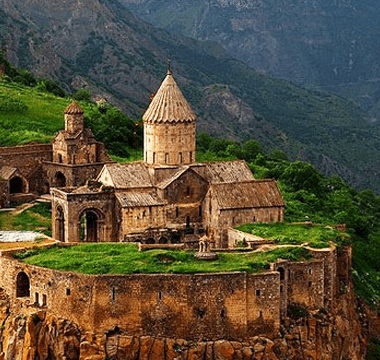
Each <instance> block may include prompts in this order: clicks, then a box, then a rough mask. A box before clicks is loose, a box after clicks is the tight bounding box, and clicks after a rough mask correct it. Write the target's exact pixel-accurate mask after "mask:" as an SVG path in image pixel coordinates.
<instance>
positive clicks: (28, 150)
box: [0, 144, 53, 192]
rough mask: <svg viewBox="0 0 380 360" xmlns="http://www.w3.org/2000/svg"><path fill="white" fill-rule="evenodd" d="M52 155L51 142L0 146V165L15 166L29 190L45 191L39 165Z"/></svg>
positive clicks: (49, 159)
mask: <svg viewBox="0 0 380 360" xmlns="http://www.w3.org/2000/svg"><path fill="white" fill-rule="evenodd" d="M52 156H53V153H52V145H51V144H40V145H25V146H5V147H0V167H1V166H11V167H14V168H17V169H18V170H19V171H20V173H21V175H22V176H23V177H24V178H25V179H26V180H27V181H28V185H29V192H40V191H47V188H46V185H45V183H44V179H43V176H41V171H42V169H41V165H42V162H43V161H51V160H52Z"/></svg>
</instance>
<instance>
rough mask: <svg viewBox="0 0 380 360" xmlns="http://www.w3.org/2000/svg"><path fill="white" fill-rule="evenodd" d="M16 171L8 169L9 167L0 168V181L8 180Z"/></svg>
mask: <svg viewBox="0 0 380 360" xmlns="http://www.w3.org/2000/svg"><path fill="white" fill-rule="evenodd" d="M16 171H17V169H16V168H14V167H10V166H2V167H0V180H10V179H11V178H12V176H13V175H14V173H15V172H16Z"/></svg>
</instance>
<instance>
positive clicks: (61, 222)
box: [55, 206, 65, 241]
mask: <svg viewBox="0 0 380 360" xmlns="http://www.w3.org/2000/svg"><path fill="white" fill-rule="evenodd" d="M55 227H56V230H55V232H56V233H55V237H56V239H57V240H59V241H65V214H64V213H63V209H62V208H61V207H60V206H58V207H57V210H56V215H55Z"/></svg>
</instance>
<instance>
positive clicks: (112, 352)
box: [0, 288, 367, 360]
mask: <svg viewBox="0 0 380 360" xmlns="http://www.w3.org/2000/svg"><path fill="white" fill-rule="evenodd" d="M0 298H1V299H0V321H1V324H2V325H1V329H0V360H37V359H38V360H55V359H57V360H58V359H59V360H106V359H108V360H111V359H112V360H157V359H163V360H185V359H186V360H233V359H234V360H259V359H260V360H280V359H281V360H283V359H310V360H311V359H314V360H322V359H325V360H328V359H331V360H333V359H346V360H360V359H364V357H365V352H366V345H367V341H366V338H365V337H364V336H363V331H362V327H361V324H360V321H359V316H358V314H357V312H356V301H355V295H354V293H353V291H352V288H348V291H347V292H346V293H345V294H342V295H340V296H339V298H338V299H337V301H336V304H335V306H334V307H333V310H330V311H329V312H326V311H325V310H324V309H321V310H320V311H319V312H317V313H314V314H308V316H303V317H299V318H298V319H296V317H297V314H289V317H288V318H287V319H286V320H285V321H284V323H283V325H282V327H281V331H280V333H279V335H278V337H277V338H275V339H268V338H264V337H260V336H256V337H253V338H249V339H244V340H242V341H239V342H238V341H229V340H223V339H221V340H218V341H207V340H205V339H200V340H199V341H188V340H186V339H170V338H153V337H150V336H141V337H131V336H128V334H125V333H124V332H123V331H122V329H119V328H114V329H110V330H109V331H107V332H106V333H96V329H94V332H93V333H89V332H84V331H83V330H82V329H81V328H80V326H79V325H78V324H73V323H71V322H69V321H67V320H65V319H57V318H54V317H53V316H51V315H50V314H49V313H47V312H44V311H40V312H38V313H31V312H30V311H29V309H28V308H22V309H21V310H18V311H17V310H16V309H14V306H12V304H10V302H9V300H8V298H7V295H6V293H5V291H4V290H2V291H1V293H0ZM304 315H306V314H304ZM292 317H293V318H292ZM173 326H176V324H173Z"/></svg>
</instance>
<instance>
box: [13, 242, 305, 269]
mask: <svg viewBox="0 0 380 360" xmlns="http://www.w3.org/2000/svg"><path fill="white" fill-rule="evenodd" d="M194 253H195V252H194V251H187V250H160V249H157V250H149V251H143V252H140V251H138V249H137V246H136V245H135V244H120V243H105V244H99V243H98V244H81V245H77V246H72V247H59V246H53V247H52V248H49V249H31V250H27V251H25V252H22V253H19V254H16V255H15V256H16V257H17V258H18V259H22V260H23V261H24V262H25V263H27V264H32V265H37V266H43V267H47V268H51V269H57V270H66V271H73V272H78V273H84V274H134V273H147V274H152V273H176V274H185V273H189V274H193V273H211V272H231V271H246V272H249V273H252V272H259V271H263V270H265V269H268V268H269V262H274V261H276V260H277V259H278V258H283V259H288V260H292V261H297V260H308V259H311V255H310V253H309V251H308V250H307V249H305V248H300V247H292V248H281V249H276V250H273V251H268V252H264V253H263V252H260V253H253V252H241V253H218V260H215V261H202V260H197V259H195V258H194Z"/></svg>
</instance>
